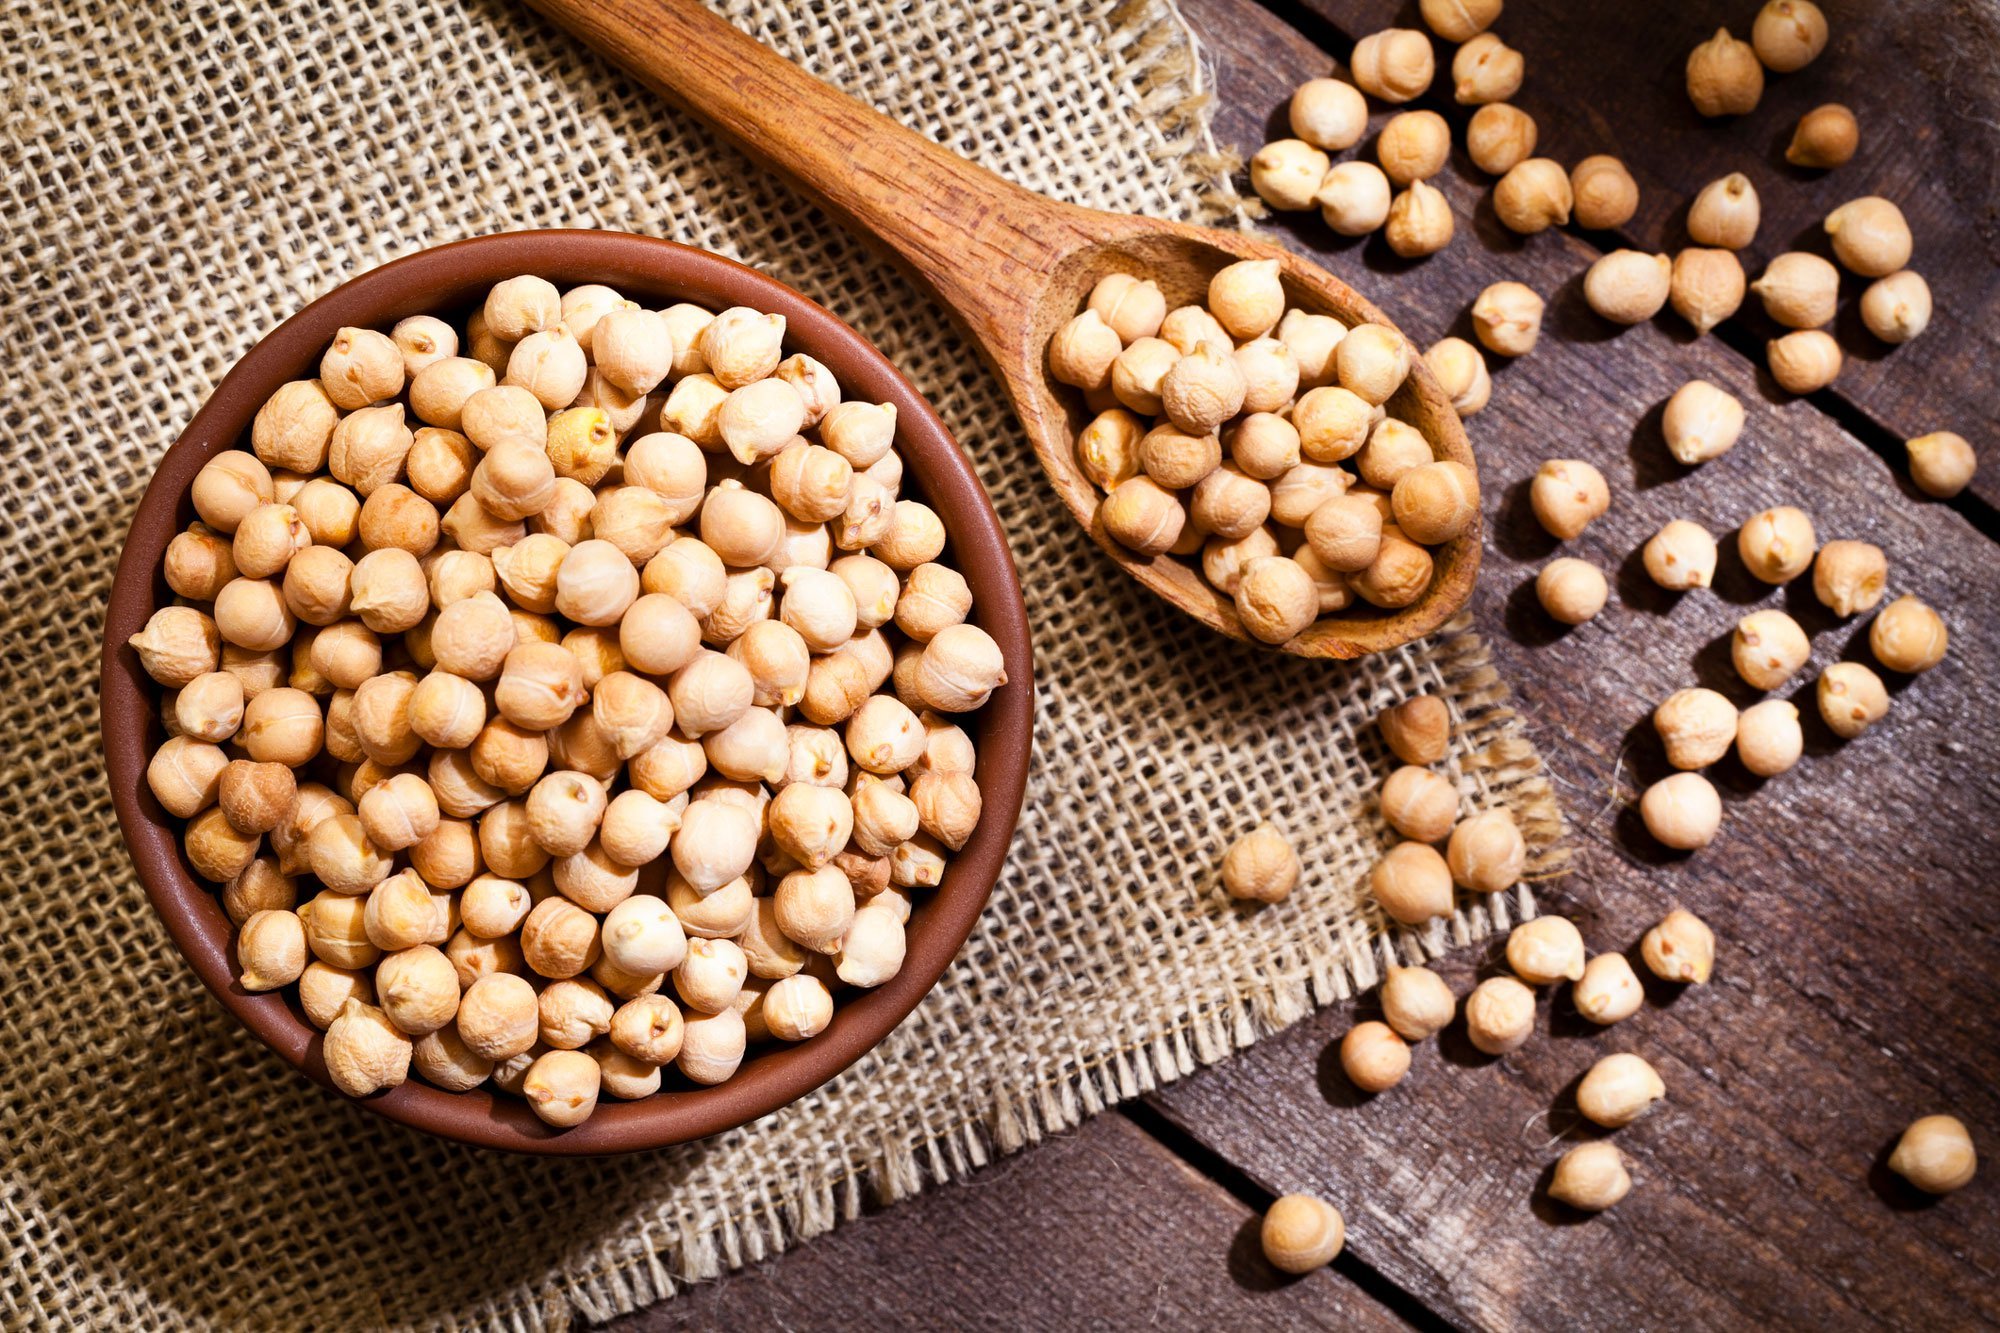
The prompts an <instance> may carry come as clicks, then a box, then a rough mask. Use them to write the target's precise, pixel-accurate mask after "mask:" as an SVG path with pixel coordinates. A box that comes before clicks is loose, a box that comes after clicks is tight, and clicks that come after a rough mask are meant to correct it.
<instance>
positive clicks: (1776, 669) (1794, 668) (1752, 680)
mask: <svg viewBox="0 0 2000 1333" xmlns="http://www.w3.org/2000/svg"><path fill="white" fill-rule="evenodd" d="M1729 655H1730V658H1731V659H1732V660H1733V661H1734V663H1735V665H1736V673H1737V674H1738V675H1740V676H1741V677H1743V679H1744V681H1745V682H1746V683H1747V684H1749V685H1751V686H1752V687H1754V688H1756V689H1760V690H1775V689H1778V688H1779V687H1781V686H1782V685H1783V684H1784V683H1785V682H1786V681H1788V680H1790V679H1791V678H1792V676H1793V675H1795V674H1796V673H1797V672H1798V670H1799V668H1800V667H1802V666H1804V665H1805V664H1806V659H1808V658H1809V657H1811V656H1812V640H1811V639H1809V638H1807V637H1806V632H1805V630H1804V629H1802V628H1800V626H1799V622H1798V621H1796V620H1793V619H1792V618H1791V617H1790V616H1788V615H1786V614H1785V613H1784V612H1783V611H1775V610H1766V611H1752V612H1751V613H1750V614H1749V615H1747V616H1745V617H1743V619H1741V620H1739V621H1737V622H1736V633H1735V634H1734V635H1733V636H1732V637H1731V639H1730V643H1729Z"/></svg>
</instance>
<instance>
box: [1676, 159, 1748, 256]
mask: <svg viewBox="0 0 2000 1333" xmlns="http://www.w3.org/2000/svg"><path fill="white" fill-rule="evenodd" d="M1762 216H1763V210H1762V205H1761V204H1760V203H1759V201H1758V198H1757V189H1756V187H1755V186H1753V185H1751V184H1750V178H1749V177H1748V176H1745V175H1744V174H1743V173H1742V172H1740V171H1737V172H1731V173H1730V174H1729V175H1727V176H1723V177H1720V178H1718V179H1716V180H1712V181H1710V182H1709V183H1708V184H1707V185H1704V186H1703V187H1702V188H1701V191H1700V192H1699V193H1698V194H1696V195H1695V197H1694V202H1693V203H1692V204H1690V205H1689V206H1688V220H1687V229H1688V239H1690V240H1692V241H1693V242H1694V243H1695V244H1696V245H1707V246H1714V247H1716V248H1718V249H1723V250H1741V249H1743V248H1744V247H1745V246H1747V245H1749V244H1750V242H1751V241H1753V240H1755V239H1756V238H1757V224H1758V222H1759V220H1760V219H1761V218H1762Z"/></svg>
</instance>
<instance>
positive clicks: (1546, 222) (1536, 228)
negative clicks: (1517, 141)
mask: <svg viewBox="0 0 2000 1333" xmlns="http://www.w3.org/2000/svg"><path fill="white" fill-rule="evenodd" d="M1574 203H1575V195H1574V194H1573V193H1572V192H1571V189H1570V183H1569V173H1568V172H1567V171H1564V170H1563V169H1562V164H1561V163H1559V162H1554V161H1551V160H1550V159H1549V158H1546V157H1529V158H1523V159H1522V160H1521V161H1519V162H1516V163H1515V164H1514V165H1513V166H1511V167H1509V168H1508V169H1507V172H1506V174H1505V175H1503V176H1501V177H1500V180H1499V182H1498V183H1497V184H1496V185H1494V187H1493V212H1494V215H1495V216H1497V217H1498V218H1499V219H1500V222H1501V225H1503V226H1505V227H1506V228H1507V229H1508V230H1509V231H1514V232H1519V233H1520V234H1521V235H1523V236H1532V235H1534V234H1535V233H1536V232H1542V231H1547V230H1548V229H1549V228H1550V227H1558V226H1561V225H1562V224H1563V223H1565V222H1568V221H1569V215H1570V209H1571V207H1572V206H1573V205H1574Z"/></svg>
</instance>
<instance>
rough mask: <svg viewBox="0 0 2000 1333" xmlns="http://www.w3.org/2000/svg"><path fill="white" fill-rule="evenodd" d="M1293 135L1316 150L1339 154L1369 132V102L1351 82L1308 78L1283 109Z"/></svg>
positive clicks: (1294, 91) (1295, 90) (1293, 93)
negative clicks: (1321, 149)
mask: <svg viewBox="0 0 2000 1333" xmlns="http://www.w3.org/2000/svg"><path fill="white" fill-rule="evenodd" d="M1286 116H1287V119H1288V120H1289V121H1290V123H1291V127H1292V133H1293V134H1296V135H1297V136H1298V137H1299V138H1301V139H1303V140H1305V141H1306V142H1307V143H1309V144H1311V145H1312V146H1313V147H1315V148H1324V149H1326V150H1327V151H1328V152H1339V151H1340V150H1341V149H1344V148H1352V147H1353V146H1354V145H1355V144H1357V143H1359V142H1361V136H1362V135H1363V134H1365V133H1367V131H1368V101H1367V99H1366V98H1364V97H1363V96H1362V95H1361V93H1360V90H1358V89H1357V88H1355V87H1354V85H1353V84H1351V83H1343V82H1341V81H1340V80H1339V79H1308V80H1306V81H1305V82H1304V83H1302V84H1300V85H1299V86H1298V87H1297V88H1296V89H1294V90H1293V92H1292V97H1291V101H1290V103H1288V105H1287V110H1286Z"/></svg>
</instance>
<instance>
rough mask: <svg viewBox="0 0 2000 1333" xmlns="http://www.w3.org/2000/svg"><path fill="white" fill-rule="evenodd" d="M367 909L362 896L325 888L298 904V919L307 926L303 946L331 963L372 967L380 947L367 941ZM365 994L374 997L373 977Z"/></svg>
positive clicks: (354, 967) (322, 960) (317, 956)
mask: <svg viewBox="0 0 2000 1333" xmlns="http://www.w3.org/2000/svg"><path fill="white" fill-rule="evenodd" d="M367 910H368V903H367V899H366V898H365V897H362V896H359V895H355V894H344V893H336V892H335V891H334V890H332V889H328V890H327V891H326V892H324V893H322V894H320V895H319V896H318V897H316V898H314V899H312V901H310V902H308V903H306V904H305V905H304V906H302V907H300V908H299V919H300V920H302V921H304V922H305V926H306V947H308V948H310V949H311V950H312V951H313V956H314V957H315V958H317V959H319V960H320V961H321V962H324V963H328V964H331V965H332V966H334V967H338V968H347V969H358V968H364V967H365V968H371V969H372V968H373V967H374V965H375V962H376V960H377V959H379V958H381V956H382V951H381V950H380V949H378V948H376V947H375V946H374V945H373V944H370V943H369V942H368V932H367V928H366V916H367ZM370 975H371V976H372V975H373V974H372V972H371V974H370ZM368 998H369V999H370V1000H373V999H374V998H375V994H374V984H373V982H372V981H371V982H370V984H369V990H368Z"/></svg>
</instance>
